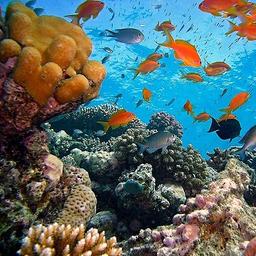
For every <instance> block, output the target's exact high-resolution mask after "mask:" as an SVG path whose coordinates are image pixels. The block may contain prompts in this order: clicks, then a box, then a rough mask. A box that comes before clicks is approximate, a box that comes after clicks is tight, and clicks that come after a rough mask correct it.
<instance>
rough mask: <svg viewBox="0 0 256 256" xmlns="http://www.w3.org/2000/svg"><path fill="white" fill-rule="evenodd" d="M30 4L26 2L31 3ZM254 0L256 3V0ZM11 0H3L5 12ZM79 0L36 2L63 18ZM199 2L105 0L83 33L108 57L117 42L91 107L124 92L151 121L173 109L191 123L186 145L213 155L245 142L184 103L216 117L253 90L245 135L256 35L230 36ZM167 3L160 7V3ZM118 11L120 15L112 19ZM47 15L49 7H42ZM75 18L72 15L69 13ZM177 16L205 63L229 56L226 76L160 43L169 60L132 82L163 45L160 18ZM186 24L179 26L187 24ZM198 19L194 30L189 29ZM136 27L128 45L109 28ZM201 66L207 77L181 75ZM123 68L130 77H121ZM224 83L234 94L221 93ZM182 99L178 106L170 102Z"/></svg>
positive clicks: (255, 114) (255, 112)
mask: <svg viewBox="0 0 256 256" xmlns="http://www.w3.org/2000/svg"><path fill="white" fill-rule="evenodd" d="M24 2H25V1H24ZM251 2H253V3H255V1H251ZM8 3H9V1H6V0H2V1H1V5H2V6H3V10H4V9H5V7H6V6H7V4H8ZM79 3H80V2H79V1H58V0H56V1H46V0H38V1H37V2H36V5H35V7H41V8H43V9H44V10H45V11H44V12H45V13H47V15H56V16H60V17H64V16H65V15H67V14H72V13H74V10H75V9H76V7H77V6H78V4H79ZM199 3H200V1H196V0H190V1H185V0H182V1H178V0H176V1H175V0H172V1H139V0H138V1H137V0H131V1H128V0H124V1H119V0H115V1H114V0H113V1H105V5H106V6H105V8H104V9H103V10H102V12H101V13H100V15H99V16H98V17H97V18H96V19H90V20H88V21H87V22H86V23H84V24H83V29H84V31H85V32H86V33H87V34H88V35H89V37H90V38H91V39H92V41H93V43H94V45H93V49H94V50H93V54H92V57H93V58H94V59H96V60H99V61H101V60H102V59H103V58H104V57H105V56H107V55H108V54H107V53H106V52H105V51H104V50H103V49H102V48H104V47H110V48H111V49H113V53H112V54H111V57H110V58H109V59H108V61H107V62H106V63H105V66H106V69H107V76H106V78H105V80H104V82H103V86H102V87H101V91H100V95H99V97H98V98H97V99H96V100H94V101H93V102H92V103H90V106H94V105H99V104H102V103H111V102H114V101H115V98H114V96H115V95H117V94H119V93H121V94H123V97H122V98H121V99H120V100H119V101H118V106H119V107H121V108H125V109H126V110H127V111H131V112H133V113H135V114H136V116H137V117H138V118H139V119H141V120H142V121H144V122H146V123H147V122H148V120H149V118H150V116H151V115H152V114H153V113H155V112H158V111H165V112H167V113H169V114H171V115H174V116H175V117H176V119H177V120H178V121H179V122H180V123H181V124H182V126H183V129H184V135H183V144H184V145H185V146H186V145H188V144H192V145H193V146H194V147H195V148H196V149H198V150H199V151H200V153H201V154H202V155H203V156H205V157H206V152H211V151H212V150H213V149H214V148H216V147H220V148H222V149H226V148H228V147H230V146H238V145H239V143H238V142H239V140H240V139H241V137H240V138H239V137H238V138H235V139H234V140H233V141H232V142H231V143H230V142H229V141H228V140H227V141H223V140H221V139H220V138H219V137H218V136H217V135H216V134H215V133H208V132H207V131H208V130H209V127H210V121H208V122H204V123H195V124H193V119H192V118H190V117H189V116H188V115H187V114H186V112H185V111H183V105H184V104H185V102H186V100H190V101H191V103H192V104H193V106H194V111H195V112H196V113H197V114H199V113H201V112H204V111H206V112H207V113H209V114H210V115H212V116H213V117H216V118H217V117H218V116H220V115H221V114H222V113H221V112H219V110H220V109H222V108H224V107H226V106H227V105H228V104H229V102H230V100H231V99H232V98H233V97H234V96H235V95H236V94H237V93H239V92H241V91H249V92H250V93H251V98H250V99H249V101H248V102H247V103H246V104H245V105H244V106H242V107H241V108H239V109H238V110H237V111H236V116H237V118H238V120H239V121H240V123H241V127H242V130H241V136H243V135H244V134H245V133H246V131H247V130H248V129H249V128H250V127H251V126H253V125H255V118H256V109H255V101H256V95H255V88H254V86H255V75H256V66H255V65H254V60H255V57H256V52H255V49H256V48H255V46H256V45H255V41H248V40H247V39H246V38H240V40H238V39H239V37H238V36H237V35H236V34H235V33H233V34H231V35H229V36H226V35H225V33H226V32H227V31H229V28H230V24H229V23H228V21H227V19H223V17H216V16H212V15H210V14H209V13H205V12H202V11H201V10H199V8H198V5H199ZM157 5H161V7H160V8H155V7H156V6H157ZM108 8H112V10H114V13H115V16H114V18H113V20H111V21H110V19H111V17H112V13H111V12H109V10H108ZM43 14H44V13H43ZM67 20H68V19H67ZM165 20H171V22H172V24H173V25H174V26H175V27H176V29H175V30H174V31H173V32H172V35H173V36H174V38H180V39H184V40H188V41H189V42H190V43H192V44H193V45H195V46H196V48H197V50H198V53H199V55H200V57H201V60H202V66H203V67H204V66H207V63H212V62H217V61H224V62H226V63H227V64H228V65H230V67H231V70H230V71H229V72H227V73H225V74H223V75H221V76H216V77H208V76H206V75H205V73H204V70H203V69H202V68H189V67H183V66H181V65H180V63H181V62H180V61H179V60H176V59H175V58H174V56H173V52H172V50H171V49H168V48H164V47H162V48H160V49H159V50H158V52H159V53H169V56H168V57H167V58H166V57H164V58H163V59H161V60H160V63H164V64H166V66H165V67H160V68H159V69H158V70H156V71H155V72H153V73H150V74H148V75H145V76H143V75H141V76H138V77H137V78H136V79H135V80H133V79H132V78H133V76H134V72H133V71H132V70H131V69H133V68H136V67H137V66H138V65H139V63H140V62H141V61H142V60H144V59H145V58H146V57H147V56H148V55H149V54H151V53H153V52H154V51H155V49H156V47H157V43H156V42H163V41H164V40H165V36H163V35H162V33H159V32H157V31H155V30H154V28H155V26H156V24H157V23H158V22H162V21H165ZM183 25H184V27H183V29H182V30H181V31H180V32H179V30H180V29H181V27H182V26H183ZM191 25H193V27H192V29H191V30H190V31H188V32H186V31H187V30H188V29H189V28H190V27H191ZM128 27H132V28H136V29H139V30H141V31H142V32H143V34H144V35H145V39H144V40H143V41H142V42H141V43H140V44H135V45H128V44H123V43H120V42H116V41H115V40H113V39H111V38H108V37H104V35H102V32H104V31H105V29H110V30H111V29H112V30H114V29H119V28H128ZM188 72H198V73H200V74H201V75H202V76H203V78H204V82H202V83H198V84H197V83H193V82H192V81H187V80H185V79H181V76H182V74H184V73H188ZM122 74H123V75H124V77H123V78H122ZM144 87H146V88H148V89H149V90H151V92H152V100H151V102H150V103H147V102H144V103H143V104H142V105H141V106H140V107H139V108H136V103H137V102H138V100H140V99H141V98H142V89H143V88H144ZM224 89H228V91H227V93H226V94H225V95H224V96H223V97H221V96H220V95H221V94H222V92H223V90H224ZM172 99H175V101H174V102H173V104H171V106H166V104H168V102H170V101H171V100H172Z"/></svg>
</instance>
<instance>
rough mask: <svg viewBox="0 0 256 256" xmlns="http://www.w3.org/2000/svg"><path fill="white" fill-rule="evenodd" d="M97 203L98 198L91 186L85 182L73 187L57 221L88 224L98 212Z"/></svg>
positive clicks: (76, 224) (73, 224)
mask: <svg viewBox="0 0 256 256" xmlns="http://www.w3.org/2000/svg"><path fill="white" fill-rule="evenodd" d="M96 203H97V199H96V197H95V195H94V193H93V192H92V190H91V188H89V187H87V186H85V185H83V184H79V185H76V186H74V187H73V188H72V190H71V194H70V196H69V197H68V199H67V200H66V202H65V205H64V208H63V210H62V211H61V212H60V214H59V217H58V219H57V222H58V223H60V224H70V225H71V226H79V225H80V224H86V223H87V222H88V221H89V219H90V218H91V217H92V215H94V214H95V212H96Z"/></svg>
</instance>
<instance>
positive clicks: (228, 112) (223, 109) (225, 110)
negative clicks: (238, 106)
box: [220, 107, 232, 115]
mask: <svg viewBox="0 0 256 256" xmlns="http://www.w3.org/2000/svg"><path fill="white" fill-rule="evenodd" d="M220 111H221V112H225V113H226V114H227V115H229V114H231V112H232V111H231V110H230V108H229V107H227V108H222V109H220Z"/></svg>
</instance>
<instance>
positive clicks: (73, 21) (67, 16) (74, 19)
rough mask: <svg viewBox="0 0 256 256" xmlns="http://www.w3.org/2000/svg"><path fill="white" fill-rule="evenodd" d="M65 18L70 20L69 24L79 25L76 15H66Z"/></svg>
mask: <svg viewBox="0 0 256 256" xmlns="http://www.w3.org/2000/svg"><path fill="white" fill-rule="evenodd" d="M65 17H66V18H69V19H72V21H71V23H73V24H76V25H79V18H78V14H70V15H66V16H65Z"/></svg>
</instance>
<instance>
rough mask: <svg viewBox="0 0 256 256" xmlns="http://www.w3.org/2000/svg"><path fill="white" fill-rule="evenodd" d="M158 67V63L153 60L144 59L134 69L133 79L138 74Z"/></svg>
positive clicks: (149, 71) (146, 72)
mask: <svg viewBox="0 0 256 256" xmlns="http://www.w3.org/2000/svg"><path fill="white" fill-rule="evenodd" d="M159 67H160V64H159V63H158V62H157V61H154V60H148V59H147V60H144V61H143V62H141V63H140V65H139V67H138V68H137V69H136V71H135V75H134V77H133V79H135V78H136V77H137V76H138V75H139V74H148V73H151V72H153V71H154V70H156V69H157V68H159Z"/></svg>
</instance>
